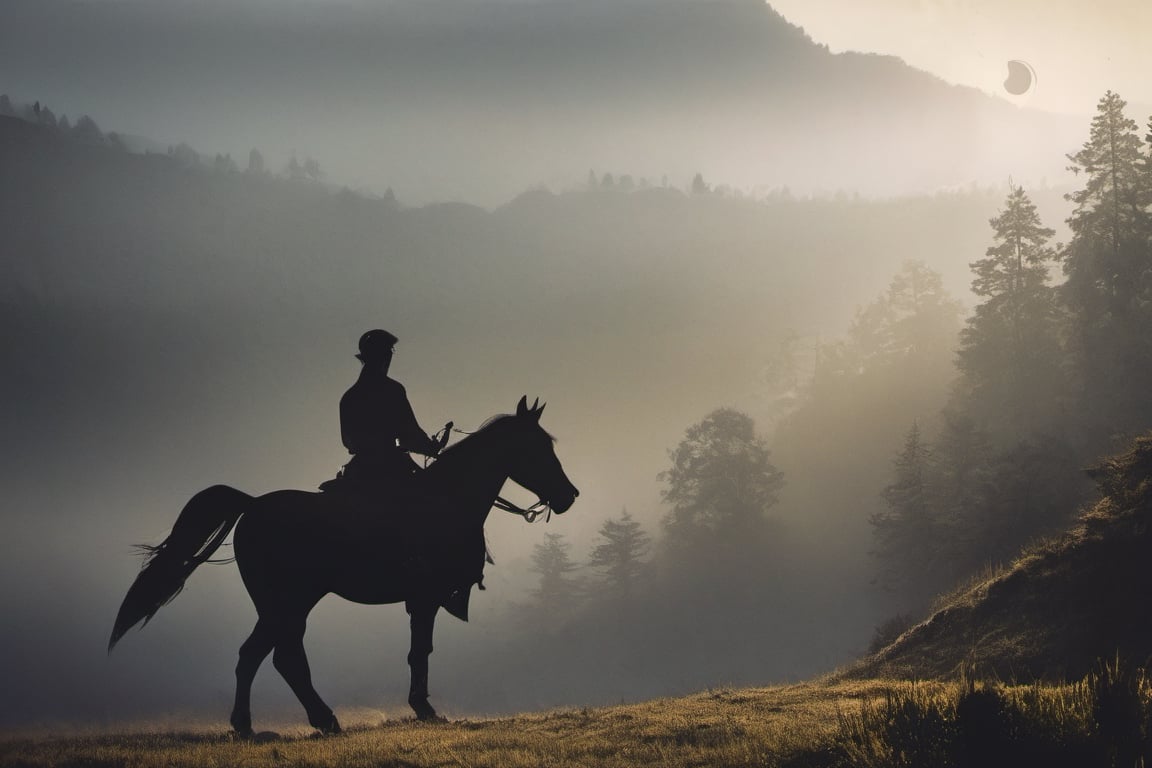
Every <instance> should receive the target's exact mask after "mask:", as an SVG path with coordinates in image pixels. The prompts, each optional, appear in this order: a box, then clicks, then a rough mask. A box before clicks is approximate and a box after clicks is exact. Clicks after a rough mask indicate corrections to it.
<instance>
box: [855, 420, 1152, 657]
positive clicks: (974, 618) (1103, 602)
mask: <svg viewBox="0 0 1152 768" xmlns="http://www.w3.org/2000/svg"><path fill="white" fill-rule="evenodd" d="M1091 474H1092V475H1093V477H1094V478H1095V479H1096V481H1097V483H1098V484H1099V486H1100V490H1101V492H1102V494H1103V498H1102V499H1101V500H1100V502H1099V503H1097V504H1096V505H1095V506H1094V507H1093V508H1092V509H1091V510H1089V511H1087V512H1086V513H1085V514H1084V515H1083V516H1082V517H1081V519H1080V520H1079V523H1078V524H1077V525H1076V526H1074V527H1073V528H1072V529H1071V530H1069V531H1068V532H1067V533H1065V534H1064V535H1063V536H1062V537H1060V538H1057V539H1053V540H1050V541H1046V542H1042V543H1039V544H1037V545H1036V546H1034V547H1032V548H1031V549H1029V550H1027V551H1026V552H1025V553H1024V554H1023V555H1022V556H1021V557H1020V558H1019V559H1018V560H1017V561H1016V562H1015V563H1014V564H1013V565H1012V566H1011V567H1009V568H1007V569H1004V570H1002V571H1000V572H998V573H995V574H992V575H990V576H989V577H988V578H985V579H981V580H978V581H976V582H975V583H973V584H971V585H969V586H967V587H965V588H963V589H960V590H958V591H957V592H955V593H954V594H952V595H951V596H949V597H947V598H945V599H943V600H942V601H941V603H940V608H939V610H938V611H936V612H935V613H934V614H933V615H932V616H931V617H930V618H929V619H928V620H927V621H925V622H923V623H922V624H919V625H917V626H915V627H913V628H912V629H911V630H909V631H908V632H906V633H905V634H904V635H903V636H901V637H900V638H899V639H898V640H897V641H896V642H895V643H893V644H892V645H891V646H889V647H888V648H885V649H884V650H882V651H881V652H880V653H878V654H877V655H876V656H875V657H873V658H871V659H868V660H866V661H865V662H863V663H861V664H860V665H859V666H857V667H856V668H855V669H853V670H852V671H851V672H850V673H849V676H850V677H859V678H869V677H875V676H879V675H891V676H897V677H904V678H946V677H950V676H954V675H956V674H958V673H960V672H971V671H975V672H976V673H977V674H993V675H997V676H999V677H1001V678H1005V679H1008V678H1017V679H1031V678H1044V679H1062V678H1063V679H1067V678H1075V677H1079V676H1081V675H1084V674H1086V673H1087V672H1089V671H1090V670H1091V669H1092V668H1093V667H1094V666H1095V665H1096V664H1097V663H1098V660H1099V659H1102V658H1103V659H1108V658H1113V657H1115V656H1117V655H1119V656H1120V657H1122V658H1126V659H1131V660H1133V661H1134V662H1138V663H1139V662H1144V661H1146V660H1147V659H1148V658H1149V657H1150V654H1152V612H1150V611H1149V610H1148V606H1149V605H1150V604H1152V569H1150V568H1149V567H1148V553H1149V546H1150V541H1149V531H1148V522H1149V519H1150V516H1152V435H1145V436H1143V437H1141V438H1139V439H1137V440H1136V441H1135V443H1134V444H1133V446H1132V447H1131V449H1130V450H1128V451H1127V452H1126V453H1123V454H1121V455H1118V456H1115V457H1113V458H1110V459H1108V460H1107V461H1105V462H1104V463H1103V464H1102V465H1101V466H1100V467H1099V468H1097V469H1094V470H1091Z"/></svg>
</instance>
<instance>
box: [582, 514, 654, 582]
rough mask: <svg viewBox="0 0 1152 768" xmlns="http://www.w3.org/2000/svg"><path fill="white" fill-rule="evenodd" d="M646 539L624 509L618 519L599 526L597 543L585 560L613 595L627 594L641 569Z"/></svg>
mask: <svg viewBox="0 0 1152 768" xmlns="http://www.w3.org/2000/svg"><path fill="white" fill-rule="evenodd" d="M650 543H651V539H650V537H649V536H648V534H646V533H645V532H644V529H643V528H641V527H640V523H638V522H636V521H635V520H633V519H632V516H631V515H630V514H628V510H626V509H625V510H624V511H623V513H622V514H621V515H620V519H619V520H606V521H605V522H604V525H602V526H600V543H599V544H597V545H596V547H595V549H593V550H592V555H591V557H590V558H589V560H588V564H589V565H590V566H592V567H593V568H595V569H597V570H599V571H600V572H601V573H602V575H603V577H604V580H605V582H606V584H607V586H608V587H610V589H611V591H612V593H613V594H614V595H615V596H617V597H621V598H628V597H630V596H631V595H632V590H633V588H634V587H635V584H636V579H637V578H638V577H639V575H640V573H641V571H643V569H644V562H643V559H644V556H645V555H647V554H648V549H649V545H650Z"/></svg>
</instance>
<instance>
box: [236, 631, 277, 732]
mask: <svg viewBox="0 0 1152 768" xmlns="http://www.w3.org/2000/svg"><path fill="white" fill-rule="evenodd" d="M274 641H275V636H274V635H273V633H272V628H271V626H270V625H269V623H268V622H267V621H264V620H263V619H261V620H260V621H257V622H256V628H255V629H253V630H252V634H251V635H249V636H248V639H247V640H245V641H244V644H243V645H241V646H240V661H239V662H238V663H237V664H236V703H235V704H234V705H233V706H232V717H231V718H229V722H231V723H232V728H233V730H235V731H236V733H237V734H239V735H240V736H251V735H252V710H251V705H250V702H251V695H252V681H253V680H254V679H256V670H258V669H259V668H260V664H261V663H262V662H263V661H264V659H265V658H266V657H267V656H268V654H269V653H271V652H272V645H273V643H274Z"/></svg>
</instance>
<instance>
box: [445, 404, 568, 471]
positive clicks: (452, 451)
mask: <svg viewBox="0 0 1152 768" xmlns="http://www.w3.org/2000/svg"><path fill="white" fill-rule="evenodd" d="M514 420H516V416H514V415H512V414H510V413H498V414H496V415H495V416H492V417H491V418H489V419H488V420H486V421H485V422H484V423H483V424H481V425H480V426H479V427H478V428H477V429H476V431H475V432H470V433H468V434H467V435H466V436H465V437H464V439H463V440H461V441H460V442H458V443H453V444H452V445H450V446H448V447H447V448H445V449H444V450H443V451H441V452H440V458H439V459H437V461H440V460H441V459H443V458H448V457H450V456H453V455H459V454H460V453H461V452H462V450H464V451H466V450H467V449H468V447H469V446H471V445H476V444H477V443H483V442H484V441H483V439H481V440H477V438H483V437H487V436H488V435H489V434H491V433H495V432H497V431H499V430H501V429H503V428H504V427H505V426H506V425H508V424H511V423H512V422H513V421H514ZM540 431H541V432H544V434H545V435H547V436H548V439H549V440H551V441H552V442H556V438H555V437H553V436H552V435H551V434H550V433H548V432H547V431H545V430H544V429H543V428H541V430H540Z"/></svg>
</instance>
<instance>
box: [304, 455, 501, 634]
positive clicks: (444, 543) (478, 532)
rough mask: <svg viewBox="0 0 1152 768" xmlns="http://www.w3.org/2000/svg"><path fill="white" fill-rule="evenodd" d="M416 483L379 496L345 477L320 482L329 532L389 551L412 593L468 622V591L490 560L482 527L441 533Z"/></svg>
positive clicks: (412, 480)
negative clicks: (424, 595) (400, 565)
mask: <svg viewBox="0 0 1152 768" xmlns="http://www.w3.org/2000/svg"><path fill="white" fill-rule="evenodd" d="M421 479H422V478H420V477H419V475H413V476H411V477H409V478H406V480H405V481H404V482H401V483H400V486H401V487H395V486H393V487H391V488H389V489H388V490H386V491H384V492H383V493H382V494H381V493H379V492H377V491H376V489H366V488H364V487H362V486H360V485H359V484H357V483H354V482H351V481H350V480H349V478H348V477H346V476H345V473H344V472H341V473H340V474H339V475H337V476H336V477H335V478H333V479H331V480H326V481H324V482H323V483H321V484H320V491H321V494H322V496H324V497H326V498H327V500H328V501H329V502H330V503H329V504H326V505H325V507H326V512H325V514H326V515H328V519H329V523H330V526H329V531H330V532H331V534H332V535H334V536H335V537H337V538H340V539H345V540H347V541H349V542H350V543H354V545H355V546H368V547H370V548H373V549H376V548H378V547H383V548H387V549H390V550H391V551H392V552H394V553H395V554H396V556H397V557H398V558H399V559H401V560H402V561H403V568H404V575H405V578H406V579H407V580H408V581H409V582H410V583H411V584H412V585H413V587H414V588H415V589H418V590H420V591H427V592H429V593H430V594H431V595H432V596H433V597H434V599H436V601H437V602H438V603H439V604H440V606H441V607H442V608H444V609H445V610H446V611H447V612H448V613H449V614H451V615H452V616H455V617H456V618H458V619H460V620H461V621H467V620H468V603H469V599H470V597H471V592H472V586H473V585H476V586H478V587H479V588H480V589H484V565H485V564H486V563H492V564H494V563H495V561H494V560H493V559H492V556H491V555H490V554H489V552H488V547H487V542H486V540H485V538H484V531H483V529H482V528H481V529H474V530H451V529H450V528H448V529H446V527H445V526H444V525H443V524H442V520H440V519H439V518H438V517H437V516H436V512H435V511H434V510H431V509H428V508H427V506H428V505H427V503H426V500H425V497H424V494H423V493H421V491H422V488H421V485H422V483H421V482H420V480H421ZM422 502H424V503H422ZM422 513H423V514H422Z"/></svg>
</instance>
